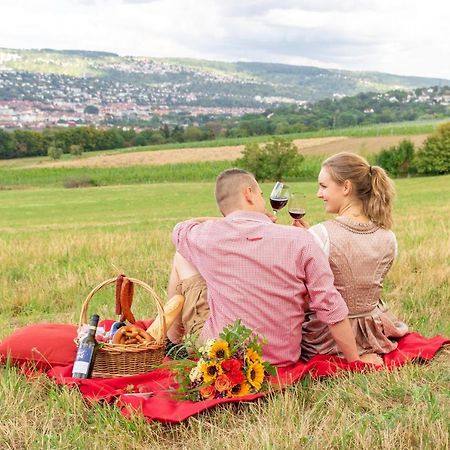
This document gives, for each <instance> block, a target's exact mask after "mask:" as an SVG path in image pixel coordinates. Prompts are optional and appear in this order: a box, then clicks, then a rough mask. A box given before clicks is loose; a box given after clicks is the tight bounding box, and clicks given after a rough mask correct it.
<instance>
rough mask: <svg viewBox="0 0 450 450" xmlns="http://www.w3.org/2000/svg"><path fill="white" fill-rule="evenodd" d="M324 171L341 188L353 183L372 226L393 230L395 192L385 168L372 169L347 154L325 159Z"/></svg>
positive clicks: (363, 161) (355, 156) (360, 158)
mask: <svg viewBox="0 0 450 450" xmlns="http://www.w3.org/2000/svg"><path fill="white" fill-rule="evenodd" d="M322 167H326V168H327V169H328V171H329V173H330V175H331V177H332V179H333V180H334V181H335V182H336V183H338V184H342V183H344V181H345V180H350V181H351V183H352V186H353V192H354V195H355V196H356V197H357V198H358V199H359V200H361V202H362V205H363V212H364V214H365V215H366V216H367V217H368V218H369V219H370V220H371V221H372V222H374V223H376V224H377V225H378V226H379V227H381V228H386V229H389V228H391V227H392V203H393V200H394V195H395V188H394V183H393V181H392V180H391V179H390V178H389V177H388V175H387V174H386V172H385V170H384V169H383V168H382V167H379V166H371V165H369V163H368V162H367V161H366V160H365V159H364V158H363V157H361V156H359V155H356V154H354V153H346V152H343V153H338V154H337V155H333V156H331V157H330V158H328V159H326V160H325V161H324V162H323V164H322Z"/></svg>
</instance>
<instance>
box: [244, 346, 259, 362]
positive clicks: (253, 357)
mask: <svg viewBox="0 0 450 450" xmlns="http://www.w3.org/2000/svg"><path fill="white" fill-rule="evenodd" d="M245 358H246V359H247V361H249V362H250V363H254V362H261V357H260V356H259V355H258V353H257V352H256V351H255V350H253V349H252V348H248V349H247V352H246V353H245Z"/></svg>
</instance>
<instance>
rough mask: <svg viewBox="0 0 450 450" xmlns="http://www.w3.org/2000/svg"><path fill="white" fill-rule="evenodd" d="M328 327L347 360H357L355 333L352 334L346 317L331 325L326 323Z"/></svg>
mask: <svg viewBox="0 0 450 450" xmlns="http://www.w3.org/2000/svg"><path fill="white" fill-rule="evenodd" d="M328 328H329V329H330V333H331V335H332V336H333V339H334V340H335V342H336V344H337V346H338V348H339V350H340V351H341V352H342V353H343V355H344V358H345V359H346V360H347V362H352V361H356V360H359V359H360V358H359V355H358V350H357V348H356V341H355V335H354V334H353V331H352V328H351V326H350V322H349V321H348V319H344V320H341V321H340V322H337V323H335V324H333V325H328Z"/></svg>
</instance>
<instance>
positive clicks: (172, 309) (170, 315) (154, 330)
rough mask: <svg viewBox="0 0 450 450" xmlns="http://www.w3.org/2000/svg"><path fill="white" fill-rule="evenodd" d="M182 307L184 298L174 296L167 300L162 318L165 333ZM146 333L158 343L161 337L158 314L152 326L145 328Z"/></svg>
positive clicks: (177, 295)
mask: <svg viewBox="0 0 450 450" xmlns="http://www.w3.org/2000/svg"><path fill="white" fill-rule="evenodd" d="M183 305H184V297H183V296H182V295H179V294H176V295H174V296H173V297H172V298H171V299H169V300H168V301H167V302H166V304H165V305H164V318H165V320H166V331H167V330H168V329H169V328H170V327H171V326H172V324H173V322H174V320H175V319H176V318H177V316H178V315H179V314H181V310H182V309H183ZM147 333H148V334H150V336H152V337H153V338H154V339H155V340H156V341H159V339H160V337H161V333H162V330H161V327H160V317H159V314H158V316H157V317H156V319H155V320H154V321H153V322H152V324H151V325H150V326H149V327H148V328H147Z"/></svg>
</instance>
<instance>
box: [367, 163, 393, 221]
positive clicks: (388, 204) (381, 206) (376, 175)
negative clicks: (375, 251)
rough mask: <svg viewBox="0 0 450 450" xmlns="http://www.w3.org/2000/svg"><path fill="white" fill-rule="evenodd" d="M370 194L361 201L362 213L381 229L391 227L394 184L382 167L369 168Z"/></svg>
mask: <svg viewBox="0 0 450 450" xmlns="http://www.w3.org/2000/svg"><path fill="white" fill-rule="evenodd" d="M369 169H370V170H369V176H370V177H371V186H372V189H371V193H370V196H369V198H368V199H367V201H363V208H364V213H365V214H366V215H367V217H369V219H370V220H371V221H372V222H374V223H376V224H377V225H378V226H380V227H381V228H386V229H389V228H391V227H392V202H393V199H394V195H395V188H394V183H393V182H392V180H391V179H390V178H389V177H388V175H387V173H386V172H385V170H384V169H383V168H382V167H379V166H370V167H369Z"/></svg>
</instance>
